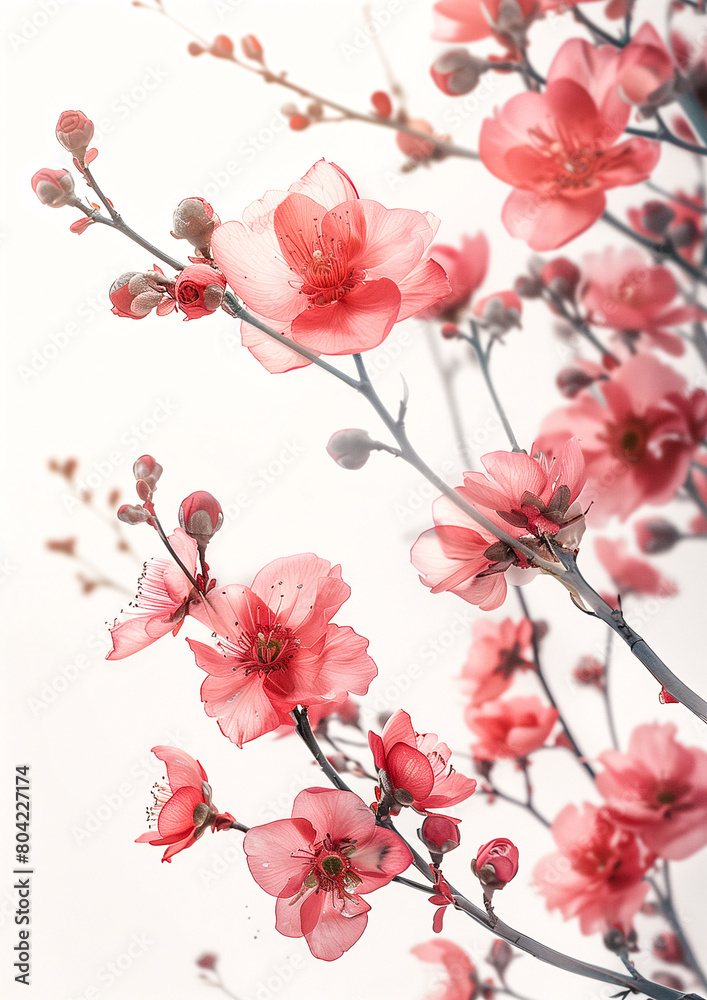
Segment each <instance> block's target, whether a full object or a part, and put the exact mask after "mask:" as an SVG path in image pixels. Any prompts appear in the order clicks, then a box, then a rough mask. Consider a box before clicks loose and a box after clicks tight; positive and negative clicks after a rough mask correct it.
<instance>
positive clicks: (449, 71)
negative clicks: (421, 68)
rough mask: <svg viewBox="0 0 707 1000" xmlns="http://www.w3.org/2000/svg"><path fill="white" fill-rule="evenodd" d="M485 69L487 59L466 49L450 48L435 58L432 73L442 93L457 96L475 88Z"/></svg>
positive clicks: (431, 68)
mask: <svg viewBox="0 0 707 1000" xmlns="http://www.w3.org/2000/svg"><path fill="white" fill-rule="evenodd" d="M485 69H486V63H485V61H484V60H483V59H477V58H476V56H472V55H471V53H469V52H468V51H467V50H466V49H450V50H449V52H445V53H444V54H443V55H441V56H438V57H437V59H435V61H434V62H433V63H432V66H431V67H430V74H431V76H432V79H433V80H434V82H435V83H436V84H437V86H438V87H439V89H440V90H441V91H442V93H444V94H449V96H450V97H456V96H458V95H459V94H468V93H469V92H470V91H472V90H474V88H475V87H476V85H477V84H478V82H479V80H480V79H481V75H482V73H483V72H484V70H485Z"/></svg>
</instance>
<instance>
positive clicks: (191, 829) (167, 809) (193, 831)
mask: <svg viewBox="0 0 707 1000" xmlns="http://www.w3.org/2000/svg"><path fill="white" fill-rule="evenodd" d="M152 753H153V754H154V755H155V756H156V757H157V758H159V760H163V761H164V762H165V764H166V765H167V785H156V786H155V791H154V792H153V798H154V805H153V806H152V808H151V809H149V810H148V814H149V815H150V817H151V819H152V820H153V821H154V822H155V823H156V824H157V831H150V832H148V833H143V834H141V835H140V836H139V837H138V838H137V840H136V841H135V843H137V844H152V845H153V846H154V847H166V848H167V850H166V851H165V852H164V854H163V855H162V860H163V861H169V862H171V860H172V858H173V857H174V855H175V854H178V853H179V851H183V850H185V849H186V848H187V847H191V845H192V844H194V843H196V841H197V840H198V839H199V838H200V837H202V836H203V835H204V834H205V833H206V831H207V830H208V829H209V827H211V830H212V831H214V832H215V831H217V830H228V829H229V828H230V826H231V824H232V823H235V820H234V818H233V816H231V814H230V813H220V812H219V811H218V809H216V807H215V806H214V804H213V802H212V801H211V786H210V785H209V779H208V777H207V775H206V771H205V770H204V769H203V767H202V766H201V764H200V763H199V761H198V760H194V758H193V757H190V756H189V754H188V753H185V752H184V750H178V749H177V748H176V747H165V746H159V747H153V748H152Z"/></svg>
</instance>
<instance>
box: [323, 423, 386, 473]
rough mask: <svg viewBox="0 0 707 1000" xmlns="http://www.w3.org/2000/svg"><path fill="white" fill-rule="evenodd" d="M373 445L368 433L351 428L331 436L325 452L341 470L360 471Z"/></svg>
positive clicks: (374, 443)
mask: <svg viewBox="0 0 707 1000" xmlns="http://www.w3.org/2000/svg"><path fill="white" fill-rule="evenodd" d="M375 445H376V442H375V441H373V439H372V438H371V437H370V435H369V433H368V431H364V430H361V429H360V428H358V427H352V428H348V429H347V430H343V431H337V432H336V434H332V436H331V437H330V438H329V443H328V444H327V446H326V450H327V452H328V454H329V455H331V457H332V458H333V459H334V461H335V462H336V464H337V465H340V466H341V468H342V469H361V468H363V466H364V465H365V464H366V462H367V461H368V458H369V456H370V454H371V452H372V451H373V450H374V449H375Z"/></svg>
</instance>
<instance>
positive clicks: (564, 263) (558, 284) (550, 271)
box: [540, 257, 581, 300]
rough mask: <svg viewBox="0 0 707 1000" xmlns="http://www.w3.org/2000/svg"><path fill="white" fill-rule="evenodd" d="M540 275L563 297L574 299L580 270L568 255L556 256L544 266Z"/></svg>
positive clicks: (550, 287) (551, 288)
mask: <svg viewBox="0 0 707 1000" xmlns="http://www.w3.org/2000/svg"><path fill="white" fill-rule="evenodd" d="M540 277H541V278H542V280H543V282H544V283H545V284H546V285H547V286H548V288H549V289H550V290H551V291H553V292H554V293H555V295H559V296H560V298H562V299H570V300H571V299H574V293H575V292H576V290H577V285H578V284H579V279H580V277H581V274H580V270H579V268H578V267H577V265H576V264H575V263H573V262H572V261H571V260H568V258H567V257H556V258H555V260H550V261H548V262H547V264H545V265H544V266H543V268H542V269H541V271H540Z"/></svg>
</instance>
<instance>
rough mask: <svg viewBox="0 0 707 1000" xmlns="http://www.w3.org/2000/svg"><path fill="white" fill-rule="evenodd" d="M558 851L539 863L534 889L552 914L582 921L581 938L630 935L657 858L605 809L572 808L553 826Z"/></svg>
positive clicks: (594, 807) (590, 807) (564, 810)
mask: <svg viewBox="0 0 707 1000" xmlns="http://www.w3.org/2000/svg"><path fill="white" fill-rule="evenodd" d="M552 835H553V837H554V838H555V843H556V844H557V846H558V847H559V851H558V852H556V853H555V854H549V855H547V856H546V857H544V858H541V860H540V861H539V862H538V863H537V865H536V866H535V871H534V873H533V876H534V882H535V886H536V888H537V889H538V891H539V892H540V893H542V895H543V896H544V897H545V903H546V906H547V908H548V909H549V910H555V909H559V910H560V912H561V913H562V916H563V917H564V918H565V920H570V919H571V918H572V917H579V926H580V930H581V931H582V934H593V933H594V932H595V931H605V930H607V929H609V928H614V927H617V928H619V929H620V930H622V931H623V932H624V934H628V933H629V931H630V930H631V926H632V923H633V918H634V916H635V915H636V913H637V912H638V910H639V909H640V907H641V903H642V902H643V900H644V899H645V896H646V893H647V892H648V889H649V886H648V883H647V882H645V881H644V880H643V876H644V875H645V874H646V872H647V871H648V869H649V868H650V867H651V865H652V864H653V856H652V855H651V854H650V852H649V851H648V850H647V849H646V848H645V847H644V846H643V845H642V844H641V843H640V841H639V840H638V839H637V838H636V836H635V835H634V834H633V833H630V832H628V831H627V830H622V829H620V828H619V827H618V826H616V824H615V823H614V822H613V821H612V819H611V818H610V816H609V815H608V813H607V812H606V810H604V809H597V808H596V806H593V805H589V803H585V804H584V806H583V808H582V809H581V810H580V809H578V808H577V806H575V805H568V806H565V808H564V809H563V810H562V811H561V812H560V813H559V815H558V816H557V818H556V819H555V821H554V823H553V824H552Z"/></svg>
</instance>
